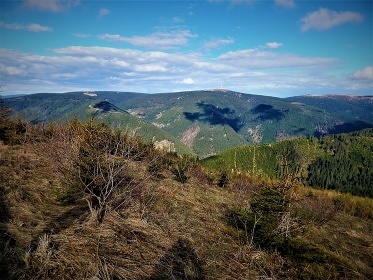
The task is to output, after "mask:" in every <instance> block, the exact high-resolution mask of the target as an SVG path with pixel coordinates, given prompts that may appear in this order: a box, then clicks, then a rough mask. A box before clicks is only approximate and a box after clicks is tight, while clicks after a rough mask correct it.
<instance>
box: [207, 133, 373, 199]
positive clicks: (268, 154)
mask: <svg viewBox="0 0 373 280" xmlns="http://www.w3.org/2000/svg"><path fill="white" fill-rule="evenodd" d="M203 164H204V165H205V166H206V167H208V168H211V169H213V170H219V171H221V172H223V171H224V172H231V171H232V172H238V173H245V174H249V175H251V176H262V177H268V178H271V179H276V178H283V176H284V174H285V172H286V171H285V166H286V165H287V167H288V168H289V171H290V173H291V174H292V175H295V176H296V179H297V181H298V182H299V183H300V184H303V185H307V186H311V187H315V188H319V189H333V190H338V191H341V192H348V193H351V194H354V195H360V196H368V197H373V129H365V130H362V131H359V132H354V133H349V134H339V135H330V136H323V137H321V138H320V139H317V138H315V137H310V138H299V139H292V140H286V141H281V142H277V143H271V144H257V145H250V146H242V147H236V148H233V149H230V150H226V151H224V152H222V153H220V154H218V155H216V156H212V157H209V158H206V159H204V160H203Z"/></svg>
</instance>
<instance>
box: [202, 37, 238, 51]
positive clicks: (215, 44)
mask: <svg viewBox="0 0 373 280" xmlns="http://www.w3.org/2000/svg"><path fill="white" fill-rule="evenodd" d="M232 43H234V40H233V39H216V40H212V41H210V42H207V43H205V44H203V48H204V49H207V50H211V49H217V48H219V47H221V46H224V45H229V44H232Z"/></svg>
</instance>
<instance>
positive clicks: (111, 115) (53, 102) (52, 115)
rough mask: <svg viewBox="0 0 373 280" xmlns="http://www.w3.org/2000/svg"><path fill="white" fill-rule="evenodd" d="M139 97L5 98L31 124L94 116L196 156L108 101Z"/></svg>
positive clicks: (75, 94)
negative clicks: (170, 144)
mask: <svg viewBox="0 0 373 280" xmlns="http://www.w3.org/2000/svg"><path fill="white" fill-rule="evenodd" d="M139 95H141V94H133V93H121V94H119V93H116V92H115V93H114V92H97V93H96V92H95V93H84V92H70V93H64V94H54V93H39V94H32V95H27V96H22V97H17V98H11V99H6V101H5V104H6V105H8V106H10V107H11V108H12V109H13V111H14V112H13V114H14V115H18V116H20V117H22V118H25V119H27V120H30V121H31V122H32V123H39V122H42V123H47V122H58V121H68V120H70V119H71V118H73V117H76V118H78V119H80V120H83V121H86V120H88V119H89V118H90V117H91V116H92V115H94V116H95V117H96V118H97V119H98V120H101V121H104V122H108V123H109V124H110V125H111V127H112V128H113V129H115V128H121V129H124V130H127V131H128V132H130V133H136V134H137V135H139V136H141V137H142V138H143V139H144V140H153V141H159V142H160V141H162V140H167V141H169V142H170V143H173V144H172V145H173V146H174V148H175V150H176V151H177V152H179V153H181V154H193V152H192V151H191V150H190V149H189V148H188V147H187V146H186V145H184V144H183V143H182V142H181V141H179V140H178V139H177V138H175V137H174V136H172V135H171V134H169V133H167V132H165V131H164V130H162V129H160V128H158V127H156V126H154V125H152V124H150V123H148V122H146V121H145V120H141V119H139V118H136V117H134V116H132V115H130V114H129V113H127V112H126V111H125V110H123V109H120V108H119V107H117V106H115V105H114V104H112V103H110V102H108V101H106V100H110V101H115V100H116V101H117V102H119V101H120V102H123V101H124V100H128V99H131V98H133V97H134V96H139ZM100 98H102V99H100Z"/></svg>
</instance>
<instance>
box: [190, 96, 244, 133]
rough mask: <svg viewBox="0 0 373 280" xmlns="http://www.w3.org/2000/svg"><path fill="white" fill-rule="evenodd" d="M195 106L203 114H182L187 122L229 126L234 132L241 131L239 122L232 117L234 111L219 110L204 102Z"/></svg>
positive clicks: (238, 119)
mask: <svg viewBox="0 0 373 280" xmlns="http://www.w3.org/2000/svg"><path fill="white" fill-rule="evenodd" d="M196 105H197V106H198V107H200V108H201V109H202V111H203V112H202V113H201V112H195V113H191V112H184V116H185V118H186V119H187V120H190V121H197V120H198V121H202V122H206V123H209V124H210V125H229V126H230V127H232V128H233V130H234V131H236V132H238V131H239V130H240V129H241V127H242V123H241V120H240V118H239V117H234V113H235V111H234V110H231V109H229V108H219V107H217V106H215V105H212V104H207V103H204V102H198V103H197V104H196Z"/></svg>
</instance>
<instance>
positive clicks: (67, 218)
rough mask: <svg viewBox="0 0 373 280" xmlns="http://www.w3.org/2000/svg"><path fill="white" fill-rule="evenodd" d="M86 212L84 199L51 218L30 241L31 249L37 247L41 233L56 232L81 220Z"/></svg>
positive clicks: (86, 206) (87, 209)
mask: <svg viewBox="0 0 373 280" xmlns="http://www.w3.org/2000/svg"><path fill="white" fill-rule="evenodd" d="M87 213H89V208H88V205H87V203H86V202H85V201H81V202H79V204H77V205H76V206H74V207H73V208H71V209H70V210H68V211H66V212H64V213H63V214H62V215H59V216H57V217H56V218H54V219H52V221H50V222H49V223H48V224H47V225H46V226H45V227H44V230H43V231H42V232H41V233H40V234H39V235H38V236H37V237H35V238H34V239H33V240H32V241H31V249H32V250H35V249H36V248H37V246H38V242H39V237H40V236H42V235H43V234H57V233H59V232H61V231H62V230H64V229H67V228H69V227H70V226H71V225H73V224H74V223H75V222H76V221H80V222H83V221H84V219H85V218H86V216H87V215H86V214H87Z"/></svg>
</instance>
